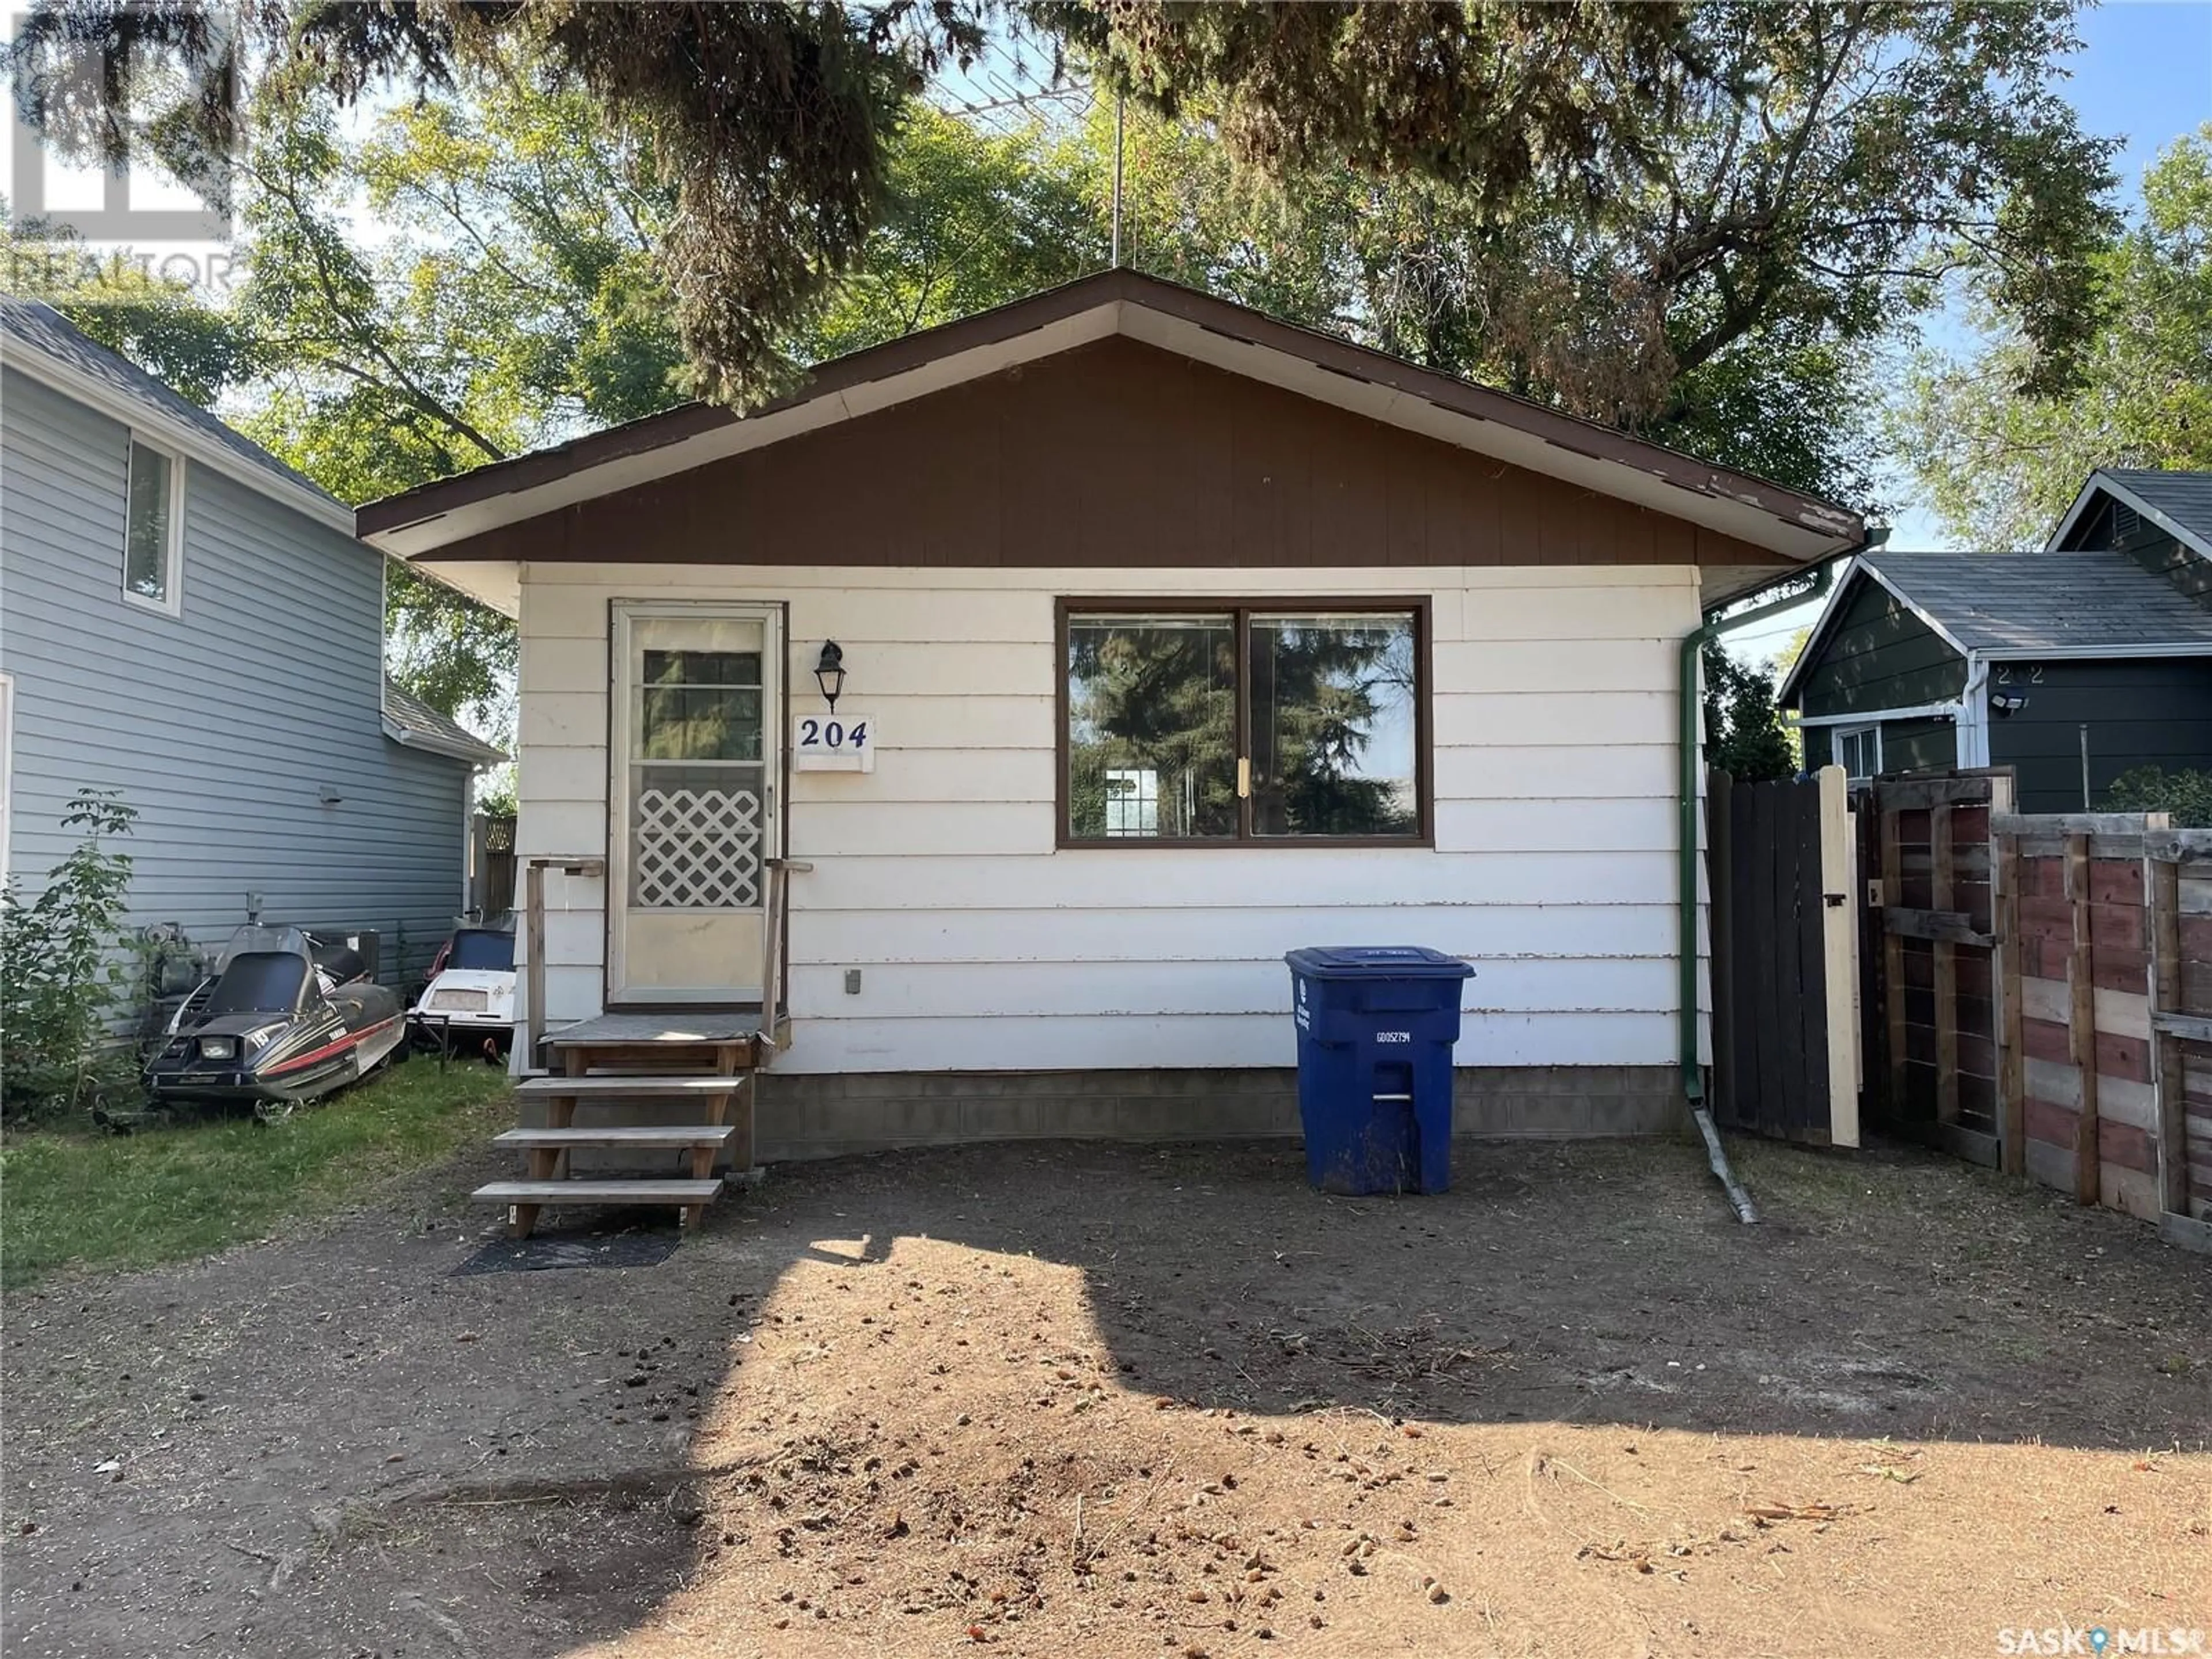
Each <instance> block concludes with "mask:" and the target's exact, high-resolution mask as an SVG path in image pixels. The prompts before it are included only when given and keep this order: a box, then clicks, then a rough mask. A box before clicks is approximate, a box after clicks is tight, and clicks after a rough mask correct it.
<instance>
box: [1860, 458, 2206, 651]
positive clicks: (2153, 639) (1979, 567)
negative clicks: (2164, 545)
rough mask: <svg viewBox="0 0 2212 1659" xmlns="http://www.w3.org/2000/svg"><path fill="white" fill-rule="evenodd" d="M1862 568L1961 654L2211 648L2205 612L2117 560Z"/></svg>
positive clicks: (1906, 562) (1872, 557) (1996, 560)
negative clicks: (2088, 648)
mask: <svg viewBox="0 0 2212 1659" xmlns="http://www.w3.org/2000/svg"><path fill="white" fill-rule="evenodd" d="M2154 476H2163V477H2173V476H2175V475H2172V474H2163V475H2154ZM1863 558H1864V562H1866V563H1867V564H1868V565H1869V566H1871V567H1872V568H1874V569H1875V570H1876V571H1878V572H1879V573H1880V574H1881V576H1882V578H1883V579H1884V580H1887V582H1888V583H1889V584H1890V585H1891V586H1893V587H1894V588H1896V589H1897V590H1898V591H1899V592H1902V593H1903V594H1904V595H1905V597H1906V598H1907V599H1910V600H1911V602H1912V603H1913V604H1914V605H1917V606H1918V607H1919V608H1920V609H1921V610H1922V611H1925V612H1926V613H1927V614H1928V615H1929V616H1930V617H1933V618H1935V620H1936V622H1937V623H1940V624H1941V625H1942V629H1943V630H1944V631H1945V632H1946V633H1948V634H1949V635H1951V636H1952V637H1953V638H1954V639H1955V640H1957V641H1958V642H1959V643H1960V645H1962V646H1964V647H1966V649H1967V650H1970V651H2045V650H2057V649H2069V648H2073V647H2083V646H2100V645H2112V646H2121V645H2125V646H2144V645H2180V644H2204V645H2212V610H2208V609H2207V608H2206V607H2204V606H2203V605H2198V604H2197V602H2196V601H2195V600H2193V599H2191V598H2190V597H2189V596H2188V595H2187V594H2185V593H2184V592H2182V591H2181V590H2180V589H2179V587H2177V586H2174V585H2173V583H2172V582H2171V581H2169V580H2166V578H2165V577H2164V576H2161V575H2159V574H2156V573H2155V572H2153V571H2149V570H2146V569H2144V568H2142V566H2141V565H2139V564H2137V563H2136V562H2135V561H2134V560H2133V559H2131V558H2130V557H2129V556H2127V555H2126V554H2124V553H2108V552H2073V553H1890V552H1887V551H1882V552H1875V553H1870V554H1867V555H1864V556H1863Z"/></svg>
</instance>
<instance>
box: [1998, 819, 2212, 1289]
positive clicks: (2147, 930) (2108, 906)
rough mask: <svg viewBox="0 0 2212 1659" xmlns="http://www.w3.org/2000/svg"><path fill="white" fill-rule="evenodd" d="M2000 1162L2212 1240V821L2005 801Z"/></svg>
mask: <svg viewBox="0 0 2212 1659" xmlns="http://www.w3.org/2000/svg"><path fill="white" fill-rule="evenodd" d="M1992 827H1993V829H1994V831H1995V834H1996V845H1997V848H1998V853H1999V859H2000V868H2001V877H2000V882H2001V886H2002V889H2003V890H2004V893H2005V895H2006V896H2005V901H2004V907H2003V908H2004V917H2003V925H2004V927H2005V930H2006V932H2007V933H2008V935H2009V936H2010V937H2012V938H2013V939H2015V940H2016V941H2017V945H2016V948H2015V949H2014V950H2012V951H2008V953H2007V957H2006V964H2007V966H2006V976H2005V983H2004V987H2003V1008H2004V1024H2003V1034H2002V1052H2003V1096H2002V1097H2003V1102H2004V1106H2005V1122H2004V1125H2003V1130H2002V1141H2003V1148H2004V1158H2003V1166H2004V1168H2006V1169H2007V1170H2010V1171H2012V1172H2013V1173H2015V1174H2024V1175H2027V1176H2031V1177H2033V1179H2035V1180H2037V1181H2039V1182H2043V1183H2044V1184H2045V1185H2046V1186H2050V1187H2055V1188H2058V1189H2059V1190H2060V1191H2062V1192H2067V1193H2070V1194H2073V1196H2074V1197H2075V1200H2077V1201H2079V1202H2081V1203H2083V1204H2100V1205H2103V1206H2106V1207H2107V1208H2109V1209H2114V1210H2119V1211H2122V1212H2125V1213H2127V1214H2129V1215H2133V1216H2136V1217H2139V1218H2142V1219H2143V1220H2145V1221H2149V1222H2153V1223H2155V1224H2157V1225H2159V1226H2160V1229H2161V1231H2164V1233H2165V1234H2166V1237H2169V1238H2172V1239H2173V1240H2174V1241H2175V1242H2176V1243H2185V1244H2190V1245H2192V1246H2194V1247H2196V1248H2198V1249H2212V1225H2208V1223H2212V832H2204V831H2175V830H2171V829H2167V828H2166V823H2165V818H2164V815H2162V814H2158V813H2150V814H2143V813H2133V814H2128V813H2081V814H2067V815H2047V816H2035V817H2017V816H2013V815H2009V814H2001V815H1999V816H1998V817H1996V819H1995V821H1994V823H1993V826H1992Z"/></svg>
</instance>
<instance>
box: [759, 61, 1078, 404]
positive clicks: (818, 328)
mask: <svg viewBox="0 0 2212 1659" xmlns="http://www.w3.org/2000/svg"><path fill="white" fill-rule="evenodd" d="M1102 167H1103V163H1102V158H1101V157H1100V155H1098V154H1097V152H1095V151H1093V150H1091V149H1085V148H1084V147H1083V146H1081V145H1079V144H1077V143H1072V142H1070V141H1068V140H1066V138H1063V137H1057V136H1056V135H1055V134H1054V132H1053V131H1051V130H1050V129H1049V128H1048V127H1046V126H1044V125H1032V126H1029V127H1025V128H1022V129H1018V130H1017V131H1013V132H1012V133H1008V134H1005V135H1002V136H994V134H992V133H990V132H989V131H985V130H983V129H981V128H979V127H976V126H974V125H969V123H967V122H965V121H963V120H960V119H958V118H956V117H954V116H951V115H948V114H945V113H944V112H940V111H939V110H936V109H933V108H932V107H930V106H927V105H926V104H918V105H915V106H910V107H909V109H908V112H907V115H906V118H905V119H904V121H903V122H902V125H901V126H900V128H899V130H898V131H897V133H896V136H895V137H894V138H893V139H892V141H891V146H890V155H889V159H888V165H887V175H888V182H887V185H886V206H885V210H884V215H883V217H882V219H881V221H880V222H878V224H877V226H876V228H874V230H873V231H872V232H871V233H870V234H869V237H868V240H867V243H866V246H865V247H864V248H863V249H862V250H861V253H860V259H859V262H858V263H857V264H855V265H854V267H853V269H852V270H848V271H847V272H846V273H844V274H843V275H842V276H840V277H838V279H837V281H836V284H835V285H834V286H833V287H832V288H831V289H830V290H829V295H828V297H827V300H826V302H825V303H824V305H823V307H822V308H821V310H820V312H819V313H817V314H816V315H815V316H813V317H811V318H810V319H808V320H807V321H806V322H805V324H804V325H803V326H801V327H800V328H799V329H798V330H797V331H795V334H794V339H793V349H792V351H791V354H790V355H792V356H793V357H795V358H797V359H798V360H799V361H802V362H819V361H822V360H823V359H825V358H829V357H836V356H842V355H843V354H844V353H846V352H848V351H857V350H859V349H861V348H863V347H865V346H871V345H876V344H879V343H882V342H883V341H885V340H890V339H896V338H897V337H899V336H900V335H902V334H911V333H913V332H914V331H915V330H917V329H922V328H930V327H933V326H935V325H938V324H939V323H946V322H951V321H954V320H956V319H959V318H962V317H969V316H973V315H975V313H977V312H980V311H988V310H990V309H991V308H992V307H994V306H1000V305H1005V304H1007V303H1008V302H1010V301H1015V300H1019V299H1024V298H1026V297H1027V296H1028V295H1031V294H1035V293H1037V292H1039V291H1040V290H1041V289H1048V288H1054V287H1057V286H1058V285H1059V284H1060V283H1068V282H1073V280H1075V278H1077V277H1079V276H1084V275H1085V274H1087V273H1089V272H1091V271H1093V270H1098V269H1100V268H1101V267H1102V266H1103V265H1104V264H1106V261H1107V242H1108V232H1107V214H1106V206H1105V197H1104V194H1103V191H1102V190H1101V188H1100V179H1101V177H1102Z"/></svg>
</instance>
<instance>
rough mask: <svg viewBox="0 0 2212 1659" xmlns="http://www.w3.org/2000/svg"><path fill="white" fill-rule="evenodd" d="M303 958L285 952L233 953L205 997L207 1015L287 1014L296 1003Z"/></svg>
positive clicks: (304, 976)
mask: <svg viewBox="0 0 2212 1659" xmlns="http://www.w3.org/2000/svg"><path fill="white" fill-rule="evenodd" d="M306 982H307V957H304V956H294V955H292V954H291V953H290V952H289V951H246V952H243V953H241V954H239V955H235V956H233V957H231V958H230V960H229V962H228V963H227V964H226V965H225V966H224V968H223V970H222V978H221V979H218V980H217V981H216V982H215V993H214V994H213V995H212V996H210V998H209V999H208V1012H210V1014H289V1013H290V1012H292V1011H293V1010H294V1009H295V1008H297V1007H298V1006H300V988H301V986H302V985H304V984H305V983H306Z"/></svg>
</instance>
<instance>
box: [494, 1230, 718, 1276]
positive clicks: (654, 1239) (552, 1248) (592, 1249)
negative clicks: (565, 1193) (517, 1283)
mask: <svg viewBox="0 0 2212 1659" xmlns="http://www.w3.org/2000/svg"><path fill="white" fill-rule="evenodd" d="M683 1242H684V1236H683V1235H682V1234H681V1233H679V1232H678V1231H676V1230H675V1229H674V1228H672V1227H671V1228H670V1229H669V1230H668V1231H665V1232H659V1231H654V1232H620V1233H568V1234H561V1233H552V1234H544V1233H538V1234H532V1236H531V1237H528V1238H499V1239H494V1240H493V1241H492V1242H491V1243H489V1244H487V1245H485V1246H484V1247H483V1249H480V1250H478V1251H477V1253H476V1254H475V1255H472V1256H471V1257H470V1258H469V1259H468V1260H467V1261H464V1262H463V1263H461V1265H460V1266H459V1267H456V1268H454V1269H453V1273H454V1276H455V1277H456V1278H459V1277H460V1276H462V1275H464V1274H467V1273H545V1272H547V1271H549V1270H550V1269H552V1268H555V1267H659V1265H660V1264H661V1263H662V1262H664V1261H667V1260H668V1258H669V1257H670V1256H671V1255H675V1254H676V1248H677V1246H678V1245H679V1244H680V1243H683Z"/></svg>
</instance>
